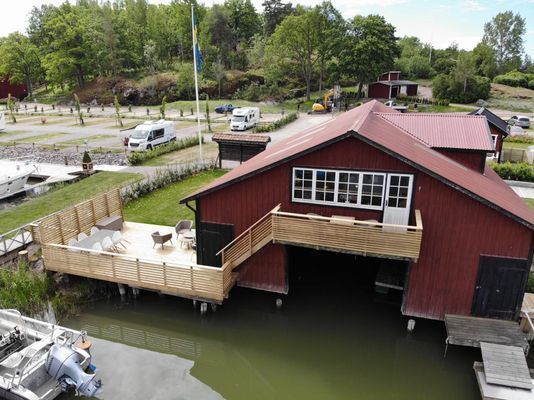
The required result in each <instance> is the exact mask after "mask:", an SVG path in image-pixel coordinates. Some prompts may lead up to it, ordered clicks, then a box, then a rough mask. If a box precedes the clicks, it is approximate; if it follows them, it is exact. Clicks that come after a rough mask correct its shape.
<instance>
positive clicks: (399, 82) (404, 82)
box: [369, 80, 419, 86]
mask: <svg viewBox="0 0 534 400" xmlns="http://www.w3.org/2000/svg"><path fill="white" fill-rule="evenodd" d="M377 83H381V84H383V85H387V86H403V85H419V84H418V83H417V82H412V81H404V80H398V81H376V82H372V83H370V84H369V85H376V84H377Z"/></svg>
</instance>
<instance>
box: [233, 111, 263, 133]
mask: <svg viewBox="0 0 534 400" xmlns="http://www.w3.org/2000/svg"><path fill="white" fill-rule="evenodd" d="M258 122H260V109H259V108H258V107H243V108H234V111H232V120H231V121H230V129H231V130H233V131H245V130H247V129H249V128H254V127H255V126H256V124H257V123H258Z"/></svg>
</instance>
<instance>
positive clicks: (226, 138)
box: [211, 133, 271, 144]
mask: <svg viewBox="0 0 534 400" xmlns="http://www.w3.org/2000/svg"><path fill="white" fill-rule="evenodd" d="M211 140H213V141H214V142H234V143H235V142H237V143H239V142H241V143H261V144H266V143H269V142H270V141H271V137H270V136H268V135H258V134H243V133H216V134H214V135H213V136H212V138H211Z"/></svg>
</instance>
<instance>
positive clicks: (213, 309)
mask: <svg viewBox="0 0 534 400" xmlns="http://www.w3.org/2000/svg"><path fill="white" fill-rule="evenodd" d="M210 306H211V311H212V312H215V311H217V304H215V303H211V304H210Z"/></svg>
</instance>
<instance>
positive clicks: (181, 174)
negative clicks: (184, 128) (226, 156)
mask: <svg viewBox="0 0 534 400" xmlns="http://www.w3.org/2000/svg"><path fill="white" fill-rule="evenodd" d="M212 168H214V166H213V165H210V164H192V165H187V166H183V167H177V168H166V169H163V170H157V171H156V174H155V175H154V177H152V178H148V179H145V180H143V181H137V182H135V183H133V184H132V185H130V186H128V187H127V188H126V189H125V190H124V191H123V193H122V203H123V204H124V205H126V204H128V203H129V202H131V201H132V200H135V199H137V198H139V197H142V196H145V195H147V194H148V193H151V192H153V191H154V190H157V189H160V188H162V187H164V186H167V185H170V184H171V183H175V182H178V181H182V180H184V179H185V178H188V177H190V176H191V175H194V174H198V173H199V172H202V171H206V170H208V169H212Z"/></svg>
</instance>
